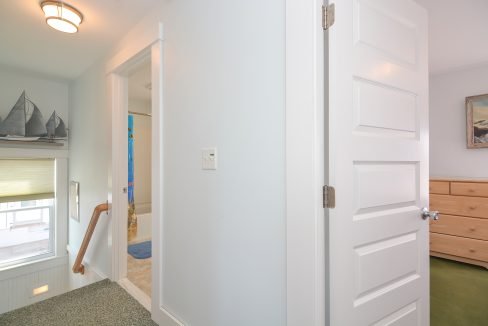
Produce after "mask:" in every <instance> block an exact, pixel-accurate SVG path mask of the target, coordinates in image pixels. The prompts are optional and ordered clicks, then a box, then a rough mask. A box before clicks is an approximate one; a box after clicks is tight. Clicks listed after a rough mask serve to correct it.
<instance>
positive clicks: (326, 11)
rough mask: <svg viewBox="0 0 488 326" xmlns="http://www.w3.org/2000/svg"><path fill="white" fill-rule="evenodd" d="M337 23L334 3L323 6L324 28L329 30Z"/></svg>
mask: <svg viewBox="0 0 488 326" xmlns="http://www.w3.org/2000/svg"><path fill="white" fill-rule="evenodd" d="M334 21H335V5H334V4H333V3H331V4H329V5H323V6H322V28H323V29H324V31H326V30H328V29H329V28H330V27H331V26H332V25H334Z"/></svg>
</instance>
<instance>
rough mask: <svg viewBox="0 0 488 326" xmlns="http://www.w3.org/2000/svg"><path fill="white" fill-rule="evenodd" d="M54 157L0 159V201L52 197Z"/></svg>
mask: <svg viewBox="0 0 488 326" xmlns="http://www.w3.org/2000/svg"><path fill="white" fill-rule="evenodd" d="M54 175H55V173H54V159H0V203H5V202H15V201H26V200H35V199H47V198H54Z"/></svg>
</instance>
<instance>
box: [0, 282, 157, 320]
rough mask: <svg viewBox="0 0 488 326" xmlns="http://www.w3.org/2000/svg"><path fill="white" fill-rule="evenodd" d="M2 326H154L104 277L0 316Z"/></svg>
mask: <svg viewBox="0 0 488 326" xmlns="http://www.w3.org/2000/svg"><path fill="white" fill-rule="evenodd" d="M0 325H2V326H88V325H94V326H95V325H96V326H135V325H137V326H146V325H148V326H157V325H156V324H155V323H154V322H153V321H152V320H151V314H150V313H149V311H147V310H146V309H145V308H144V307H143V306H141V305H140V304H139V303H138V302H137V301H136V300H135V299H134V298H132V297H131V296H130V295H129V294H128V293H127V292H125V290H124V289H122V288H121V287H120V286H119V285H118V284H117V283H114V282H110V281H109V280H104V281H101V282H97V283H94V284H91V285H89V286H86V287H83V288H81V289H77V290H74V291H71V292H68V293H65V294H62V295H59V296H57V297H53V298H50V299H47V300H44V301H41V302H38V303H35V304H33V305H30V306H27V307H24V308H20V309H17V310H14V311H11V312H8V313H5V314H3V315H0Z"/></svg>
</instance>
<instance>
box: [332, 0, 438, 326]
mask: <svg viewBox="0 0 488 326" xmlns="http://www.w3.org/2000/svg"><path fill="white" fill-rule="evenodd" d="M329 69H330V72H329V74H330V75H329V76H330V79H329V83H330V88H329V91H330V93H329V110H330V113H329V114H330V121H329V123H330V126H329V130H330V134H329V136H330V137H329V138H330V141H329V142H330V148H329V153H330V156H329V169H330V170H329V180H330V184H331V185H332V186H334V187H335V188H336V208H334V209H331V210H330V215H329V219H330V220H329V223H330V224H329V226H330V228H329V229H330V236H329V239H330V325H332V326H362V325H396V326H400V325H402V326H403V325H404V326H416V325H421V326H427V325H428V324H429V289H428V287H429V270H428V268H429V260H428V246H429V244H428V227H429V224H428V221H427V220H424V219H422V217H421V209H422V207H428V173H429V171H428V67H427V14H426V12H425V10H424V9H423V8H421V7H419V6H418V5H417V4H416V3H415V2H414V1H412V0H395V1H391V0H340V1H337V2H336V3H335V24H334V25H333V26H332V27H331V29H330V32H329Z"/></svg>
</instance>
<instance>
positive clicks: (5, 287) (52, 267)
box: [0, 256, 69, 314]
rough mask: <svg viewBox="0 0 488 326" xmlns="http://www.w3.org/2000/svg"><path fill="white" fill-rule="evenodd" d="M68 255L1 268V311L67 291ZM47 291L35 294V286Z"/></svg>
mask: <svg viewBox="0 0 488 326" xmlns="http://www.w3.org/2000/svg"><path fill="white" fill-rule="evenodd" d="M68 270H69V268H68V256H62V257H55V258H49V259H46V260H43V261H39V262H35V263H30V264H26V265H24V266H16V267H13V268H10V269H4V270H1V271H0V293H1V295H0V314H1V313H5V312H7V311H11V310H15V309H18V308H21V307H24V306H28V305H30V304H33V303H36V302H39V301H42V300H45V299H47V298H51V297H54V296H56V295H59V294H62V293H65V292H67V291H68V289H69V286H68V284H69V283H68ZM46 285H47V291H46V292H44V293H41V294H38V295H34V294H33V291H34V289H36V288H39V287H42V286H46Z"/></svg>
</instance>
